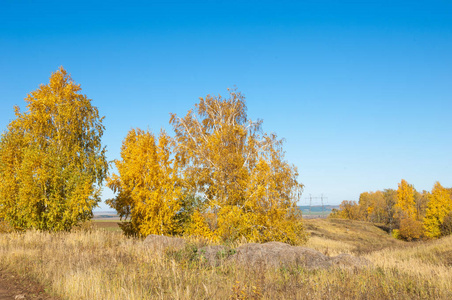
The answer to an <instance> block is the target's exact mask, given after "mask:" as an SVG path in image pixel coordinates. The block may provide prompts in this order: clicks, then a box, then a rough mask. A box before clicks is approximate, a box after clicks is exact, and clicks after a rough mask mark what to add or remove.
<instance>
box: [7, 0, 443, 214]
mask: <svg viewBox="0 0 452 300" xmlns="http://www.w3.org/2000/svg"><path fill="white" fill-rule="evenodd" d="M394 2H396V3H394ZM451 53H452V2H450V1H445V0H444V1H296V2H290V1H195V2H191V1H190V2H189V1H141V2H138V1H123V2H120V1H72V2H67V1H32V0H30V1H21V0H0V129H1V130H4V129H5V128H6V126H7V124H8V122H9V121H10V120H11V119H12V118H14V114H13V106H14V105H19V106H21V107H22V108H23V107H24V103H25V102H24V101H23V99H24V98H25V97H26V95H27V93H29V92H31V91H33V90H35V89H37V88H38V86H39V84H46V83H47V82H48V78H49V76H50V74H51V73H52V72H54V71H55V70H57V69H58V67H59V66H61V65H62V66H64V68H66V70H68V72H69V73H71V75H72V77H73V79H74V80H75V81H76V82H77V83H80V84H81V86H82V91H83V93H84V94H86V95H87V96H88V97H89V98H91V99H93V104H94V105H95V106H97V107H98V108H99V111H100V113H101V114H102V115H105V116H106V120H105V125H106V132H105V135H104V143H105V145H106V146H107V149H108V159H109V160H112V159H116V158H119V151H120V147H121V143H122V140H123V138H124V137H125V135H126V134H127V131H128V130H129V129H131V128H134V127H140V128H143V129H146V128H149V129H151V130H152V131H154V132H157V131H158V130H159V129H160V128H161V127H163V128H165V129H166V130H167V131H168V132H171V127H170V126H169V124H168V120H169V113H177V114H178V115H184V114H185V113H186V112H187V110H188V109H190V108H192V107H193V105H194V104H195V103H196V102H197V101H198V98H199V97H203V96H205V95H207V94H211V95H218V94H221V95H226V94H227V91H226V89H227V88H230V87H234V86H236V87H237V89H238V90H239V91H241V92H242V93H243V94H244V95H245V96H246V99H247V106H248V116H249V117H250V118H251V119H257V118H260V119H263V120H264V124H263V129H264V131H267V132H275V133H277V135H278V136H279V137H281V138H285V140H286V143H285V149H286V158H287V160H288V161H289V162H291V163H293V164H295V165H296V166H297V167H298V169H299V173H300V177H299V179H300V181H301V182H302V183H303V184H305V189H304V195H303V201H302V203H300V204H304V203H306V200H305V197H308V196H309V194H312V195H313V196H320V195H321V194H323V195H324V196H326V197H328V203H330V204H338V203H340V202H341V201H342V200H345V199H346V200H358V198H359V194H360V193H361V192H364V191H375V190H378V189H385V188H397V183H398V182H400V180H401V179H402V178H404V179H406V180H407V181H408V182H409V183H412V184H413V185H414V186H415V188H416V189H417V190H424V189H425V190H431V188H432V187H433V184H434V182H435V181H440V182H441V183H442V184H443V185H444V186H448V187H451V186H452V172H451V167H452V158H451V149H452V140H451V132H452V125H451V124H452V123H451V112H452V55H451ZM111 195H112V194H111V192H109V191H108V189H107V188H106V189H105V192H104V198H108V197H111ZM101 208H106V206H105V205H104V204H102V205H101Z"/></svg>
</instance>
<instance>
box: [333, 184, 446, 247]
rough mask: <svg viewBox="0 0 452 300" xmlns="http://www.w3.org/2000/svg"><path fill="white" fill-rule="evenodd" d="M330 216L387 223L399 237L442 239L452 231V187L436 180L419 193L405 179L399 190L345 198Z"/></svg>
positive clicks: (390, 229)
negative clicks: (350, 199)
mask: <svg viewBox="0 0 452 300" xmlns="http://www.w3.org/2000/svg"><path fill="white" fill-rule="evenodd" d="M330 217H332V218H342V219H350V220H362V221H369V222H374V223H379V224H384V225H386V226H387V227H388V230H389V231H390V232H392V234H393V236H394V237H396V238H400V239H404V240H408V241H411V240H415V239H420V238H423V237H424V238H438V237H441V236H446V235H450V234H451V233H452V188H445V187H443V186H442V185H441V184H440V183H439V182H436V183H435V185H434V187H433V189H432V191H431V192H427V191H422V192H418V191H416V190H415V188H414V187H413V185H411V184H409V183H408V182H406V180H403V179H402V181H401V182H400V183H399V185H398V189H397V190H393V189H385V190H383V191H376V192H364V193H362V194H361V195H360V196H359V202H358V203H356V202H355V201H343V202H342V203H341V204H340V206H339V209H333V211H332V213H331V215H330Z"/></svg>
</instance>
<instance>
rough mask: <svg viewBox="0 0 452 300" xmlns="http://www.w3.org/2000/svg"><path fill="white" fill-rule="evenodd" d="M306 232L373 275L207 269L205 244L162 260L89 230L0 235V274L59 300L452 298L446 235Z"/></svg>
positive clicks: (368, 229)
mask: <svg viewBox="0 0 452 300" xmlns="http://www.w3.org/2000/svg"><path fill="white" fill-rule="evenodd" d="M306 226H307V228H308V230H310V231H311V233H316V235H313V236H312V238H311V239H310V240H309V242H308V245H307V246H309V247H313V248H316V249H318V250H319V251H321V252H324V253H327V254H330V255H336V254H338V253H340V252H349V253H352V254H357V253H358V254H359V253H361V254H364V253H366V254H365V257H366V258H368V259H369V260H370V261H372V262H373V263H374V267H369V268H364V269H339V268H338V269H329V270H317V271H315V270H307V269H303V268H292V269H290V268H289V269H287V268H282V269H266V268H264V266H262V267H260V268H257V269H251V268H250V267H240V266H236V265H231V264H221V265H220V266H219V267H210V266H206V265H205V264H203V263H202V262H201V261H199V260H198V259H197V257H196V255H194V253H195V252H194V250H193V249H194V248H196V247H199V246H202V245H204V244H205V241H199V240H190V242H191V243H190V244H189V246H187V248H186V249H184V250H181V251H180V252H179V253H174V252H172V253H167V254H166V255H159V254H158V253H154V252H150V251H149V250H148V249H146V248H145V247H144V245H143V244H142V241H141V240H139V239H133V238H126V237H124V236H123V235H122V234H121V233H120V232H111V231H106V230H105V229H97V228H94V229H90V230H78V231H75V232H72V233H56V234H49V233H42V232H36V231H29V232H26V233H7V234H2V235H0V268H2V269H6V270H9V271H11V272H16V273H20V274H29V276H30V277H32V278H33V279H35V280H38V281H40V282H41V283H43V284H44V285H46V286H48V287H49V289H50V291H51V292H52V293H54V294H57V295H60V296H61V297H62V298H64V299H336V298H337V299H426V298H429V299H451V298H452V292H451V291H452V287H451V282H452V271H451V267H450V266H451V265H452V254H451V253H452V252H451V251H452V237H451V238H445V239H442V240H439V241H433V242H428V243H427V242H424V243H416V244H409V243H404V242H400V241H395V240H394V241H395V242H393V241H392V240H390V237H389V236H388V235H387V234H386V233H384V232H383V231H381V230H380V229H378V228H376V227H373V226H372V225H371V224H369V223H364V222H349V221H347V222H345V223H342V222H335V221H331V220H309V221H306ZM374 228H375V230H374ZM347 229H348V231H347ZM322 235H323V236H322ZM379 239H381V244H380V245H377V241H378V240H379ZM243 242H244V241H241V242H238V243H237V244H240V243H243ZM360 243H363V246H361V248H359V247H358V245H359V244H360ZM374 246H375V247H376V248H375V249H376V251H374V250H375V249H374V250H372V249H373V248H372V247H374ZM382 248H383V249H382Z"/></svg>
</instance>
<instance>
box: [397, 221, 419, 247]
mask: <svg viewBox="0 0 452 300" xmlns="http://www.w3.org/2000/svg"><path fill="white" fill-rule="evenodd" d="M422 229H423V227H422V222H420V221H418V220H415V219H413V218H409V217H405V218H402V219H401V220H400V229H399V230H400V238H401V239H403V240H407V241H411V240H416V239H419V238H420V237H421V236H422Z"/></svg>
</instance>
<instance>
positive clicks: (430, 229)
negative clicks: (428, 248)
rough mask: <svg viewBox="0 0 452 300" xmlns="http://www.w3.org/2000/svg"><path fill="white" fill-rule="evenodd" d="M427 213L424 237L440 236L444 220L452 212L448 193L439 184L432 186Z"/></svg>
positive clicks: (451, 201) (451, 202) (451, 203)
mask: <svg viewBox="0 0 452 300" xmlns="http://www.w3.org/2000/svg"><path fill="white" fill-rule="evenodd" d="M428 198H429V201H428V206H427V212H426V215H425V218H424V229H425V235H426V236H427V237H430V238H437V237H439V236H441V225H442V223H443V221H444V218H445V217H446V216H447V215H448V214H449V213H450V212H451V211H452V199H451V196H450V193H449V191H448V190H447V189H446V188H444V187H442V186H441V184H440V183H439V182H436V183H435V185H434V186H433V189H432V192H431V194H429V195H428Z"/></svg>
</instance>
